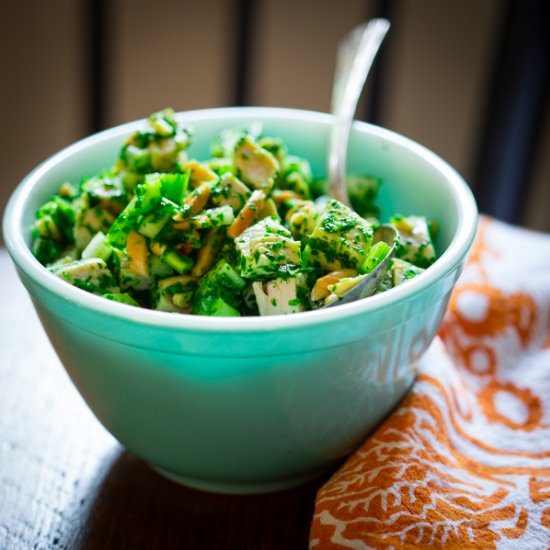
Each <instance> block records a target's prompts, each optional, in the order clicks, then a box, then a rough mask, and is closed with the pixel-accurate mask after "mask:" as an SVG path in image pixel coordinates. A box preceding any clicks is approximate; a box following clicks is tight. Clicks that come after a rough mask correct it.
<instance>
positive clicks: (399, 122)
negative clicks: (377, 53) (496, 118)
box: [382, 0, 501, 179]
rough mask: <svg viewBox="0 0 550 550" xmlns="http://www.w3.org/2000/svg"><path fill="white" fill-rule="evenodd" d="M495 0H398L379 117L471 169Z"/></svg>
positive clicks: (497, 13)
mask: <svg viewBox="0 0 550 550" xmlns="http://www.w3.org/2000/svg"><path fill="white" fill-rule="evenodd" d="M500 16H501V13H500V2H499V1H498V0H462V1H460V2H441V1H440V0H422V1H421V2H418V1H413V0H401V1H400V2H398V4H397V13H396V15H395V24H394V25H393V28H392V31H391V32H392V35H391V38H390V37H388V39H389V40H391V41H392V43H391V48H392V58H391V59H392V61H391V66H390V67H389V69H388V73H389V74H388V78H387V80H386V85H387V88H386V90H385V92H384V93H385V95H386V102H385V104H384V113H383V117H382V121H383V123H384V124H385V125H387V126H388V127H390V128H392V129H394V130H396V131H398V132H401V133H402V134H405V135H407V136H408V137H411V138H412V139H415V140H416V141H419V142H420V143H422V144H424V145H426V146H427V147H429V148H430V149H432V150H434V151H435V152H436V153H438V154H439V155H441V156H442V157H443V158H444V159H446V160H447V161H448V162H450V163H451V164H452V165H454V166H455V167H456V168H457V169H458V170H459V171H460V172H461V173H462V174H463V175H464V176H465V177H466V179H470V177H471V174H472V154H473V151H474V148H475V146H476V143H475V139H474V136H475V135H476V133H477V132H478V128H479V119H480V116H481V111H482V108H483V106H484V101H483V100H484V96H485V93H486V88H487V85H488V81H487V74H488V69H489V63H490V62H491V61H492V55H491V53H492V47H493V43H494V33H495V31H496V29H497V28H498V24H499V18H500Z"/></svg>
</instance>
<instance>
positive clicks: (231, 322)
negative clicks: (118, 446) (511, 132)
mask: <svg viewBox="0 0 550 550" xmlns="http://www.w3.org/2000/svg"><path fill="white" fill-rule="evenodd" d="M242 116H246V117H250V118H258V119H264V120H269V119H281V118H292V119H298V120H303V121H306V122H315V123H322V124H329V123H330V121H331V119H332V115H330V114H328V113H322V112H319V111H310V110H304V109H289V108H280V107H223V108H214V109H197V110H190V111H181V112H178V113H176V117H177V119H178V120H181V121H185V122H189V123H193V122H198V121H202V120H206V119H212V118H219V117H222V118H224V119H226V120H228V121H230V120H231V119H232V118H240V117H242ZM144 120H145V119H139V120H135V121H132V122H126V123H124V124H120V125H117V126H114V127H112V128H109V129H107V130H103V131H101V132H98V133H96V134H93V135H91V136H88V137H85V138H83V139H81V140H79V141H77V142H75V143H73V144H71V145H69V146H67V147H65V148H63V149H61V150H60V151H58V152H57V153H54V154H53V155H52V156H50V157H49V158H48V159H46V160H45V161H44V162H42V163H41V164H39V165H38V166H37V167H36V168H34V169H33V170H32V171H31V172H30V173H29V174H28V175H27V176H26V177H25V178H23V180H22V181H21V182H20V183H19V185H18V186H17V187H16V189H15V191H14V192H13V193H12V195H11V197H10V199H9V201H8V204H7V206H6V211H5V214H4V223H3V232H4V239H5V243H6V248H7V250H8V252H9V254H10V256H11V258H12V260H13V261H14V262H15V264H16V265H17V266H18V268H19V269H20V270H21V271H22V272H24V273H25V274H26V275H27V276H29V277H30V278H31V279H32V280H33V281H34V282H35V283H37V284H39V285H40V286H41V287H43V288H44V289H46V290H48V291H49V292H50V293H53V294H55V295H57V296H59V297H60V298H62V299H65V300H68V301H71V302H73V303H75V304H77V305H79V306H81V307H84V308H86V309H90V310H93V311H95V312H97V313H100V314H107V315H110V316H113V317H116V318H120V319H123V320H127V321H130V322H133V323H137V324H140V325H144V326H151V327H160V328H166V329H176V330H178V329H180V330H190V331H193V332H197V331H199V332H242V331H246V332H268V331H271V330H275V329H281V328H284V329H290V328H297V327H304V326H308V325H318V324H324V323H328V322H333V321H339V320H343V319H346V318H350V317H353V316H355V315H359V314H364V313H367V312H372V311H375V310H380V309H382V308H384V307H385V306H387V305H389V304H393V303H396V302H402V301H405V300H408V299H410V298H411V297H412V296H413V295H415V294H417V293H418V292H420V291H421V290H423V289H425V288H427V287H429V286H430V285H433V284H434V283H436V282H437V281H438V280H439V279H441V278H443V277H444V276H445V275H446V274H447V273H449V272H450V271H452V270H453V269H454V268H455V267H456V266H457V265H458V264H459V262H460V261H461V259H462V258H463V257H464V256H465V255H466V253H467V251H468V250H469V248H470V246H471V244H472V242H473V239H474V236H475V232H476V227H477V206H476V203H475V200H474V197H473V194H472V192H471V190H470V188H469V186H468V185H467V184H466V182H465V180H464V179H463V178H462V176H461V175H460V174H459V173H458V172H457V171H456V170H455V169H454V168H452V167H451V166H450V165H449V164H448V163H447V162H446V161H444V160H443V159H442V158H441V157H439V156H438V155H436V154H435V153H434V152H432V151H430V150H429V149H427V148H426V147H424V146H423V145H420V144H419V143H417V142H415V141H413V140H412V139H410V138H407V137H405V136H402V135H401V134H398V133H396V132H393V131H391V130H388V129H386V128H382V127H380V126H376V125H374V124H370V123H367V122H362V121H354V124H353V126H354V128H356V129H358V130H359V131H366V132H367V133H370V134H372V135H374V136H376V137H379V138H381V139H384V140H386V141H390V142H392V143H395V144H396V145H398V146H401V147H404V148H406V149H408V150H410V151H411V152H412V153H414V154H416V155H418V156H419V157H421V158H422V159H423V160H424V161H425V162H426V163H428V164H430V165H431V166H432V167H434V168H435V169H436V170H437V171H439V172H441V173H442V174H443V176H444V177H445V181H446V182H447V183H448V185H449V188H450V190H451V193H452V194H453V196H454V198H455V202H456V205H457V208H458V227H457V229H456V231H455V234H454V236H453V237H452V239H451V242H450V243H449V245H448V247H447V249H446V250H445V251H444V253H443V254H442V255H441V256H440V257H439V258H438V259H437V261H436V262H435V263H434V264H432V265H431V266H430V268H429V269H428V270H426V271H425V272H424V273H422V274H421V275H420V276H418V277H415V278H414V279H412V280H411V281H409V282H408V283H407V284H406V285H400V286H398V287H396V288H393V289H391V290H390V291H388V292H383V293H380V294H376V295H374V296H370V297H369V298H368V299H364V300H359V301H357V302H352V303H349V304H342V305H340V306H338V307H334V308H328V309H321V310H314V311H306V312H302V313H293V314H291V315H272V316H250V317H207V316H199V315H192V314H186V313H178V314H174V313H171V312H163V311H154V310H150V309H146V308H141V307H134V306H129V305H126V304H121V303H119V302H115V301H112V300H106V299H104V298H101V297H100V296H96V295H94V294H91V293H89V292H86V291H84V290H82V289H79V288H77V287H74V286H72V285H69V284H67V283H66V282H65V281H63V280H61V279H60V278H59V277H56V276H55V275H53V274H52V273H50V272H49V271H48V270H47V269H46V268H45V267H44V266H43V265H42V264H41V263H40V262H39V261H38V260H37V259H36V258H35V257H34V256H33V254H32V252H31V250H30V248H29V246H28V245H27V243H26V242H25V239H24V237H23V232H22V231H20V230H19V228H20V227H21V225H22V219H23V214H24V210H25V209H24V206H25V205H26V204H27V203H28V200H29V197H30V195H31V194H32V192H33V189H34V188H35V187H36V186H37V185H38V184H39V183H40V181H41V180H42V178H43V177H44V176H45V174H47V173H48V172H49V171H50V170H51V169H52V168H54V167H55V166H57V165H58V164H61V163H63V162H64V161H65V160H66V159H67V158H69V157H71V156H72V155H75V154H77V153H79V152H80V151H81V150H82V149H85V148H87V147H89V146H92V145H94V144H96V143H98V142H101V141H103V140H106V139H110V138H113V137H117V136H118V135H120V137H123V136H124V135H127V134H129V133H130V132H131V131H132V130H134V129H136V128H137V127H139V125H140V124H143V122H144Z"/></svg>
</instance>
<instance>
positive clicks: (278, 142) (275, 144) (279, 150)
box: [258, 136, 288, 165]
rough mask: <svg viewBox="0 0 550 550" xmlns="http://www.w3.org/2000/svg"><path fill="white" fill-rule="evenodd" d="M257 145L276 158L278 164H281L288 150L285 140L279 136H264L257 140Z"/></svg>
mask: <svg viewBox="0 0 550 550" xmlns="http://www.w3.org/2000/svg"><path fill="white" fill-rule="evenodd" d="M258 145H259V146H260V147H263V148H264V149H266V150H267V151H269V152H270V153H271V154H272V155H273V156H274V157H275V158H276V159H277V161H278V162H279V164H281V165H282V164H283V161H284V159H285V157H286V155H287V153H288V150H287V147H286V145H285V142H284V141H283V140H282V139H281V138H278V137H269V136H265V137H262V138H260V139H259V140H258Z"/></svg>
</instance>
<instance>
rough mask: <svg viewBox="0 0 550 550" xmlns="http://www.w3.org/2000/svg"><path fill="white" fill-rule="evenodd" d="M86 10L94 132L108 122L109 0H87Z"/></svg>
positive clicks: (90, 116) (90, 115) (90, 114)
mask: <svg viewBox="0 0 550 550" xmlns="http://www.w3.org/2000/svg"><path fill="white" fill-rule="evenodd" d="M85 12H86V21H85V27H86V34H85V36H86V37H87V40H86V46H87V51H86V58H87V73H88V74H87V77H88V78H87V87H88V93H87V101H88V129H89V132H90V133H94V132H98V131H99V130H102V129H104V128H105V127H106V125H107V116H106V115H107V110H108V106H107V101H108V99H109V97H108V95H109V94H108V67H109V62H110V45H111V44H110V40H111V34H110V33H109V29H108V20H109V6H108V2H107V0H86V10H85ZM83 61H84V60H83Z"/></svg>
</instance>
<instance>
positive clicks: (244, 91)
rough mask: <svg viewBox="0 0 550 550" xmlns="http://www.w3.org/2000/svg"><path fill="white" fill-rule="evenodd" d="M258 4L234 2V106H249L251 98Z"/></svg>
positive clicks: (237, 0)
mask: <svg viewBox="0 0 550 550" xmlns="http://www.w3.org/2000/svg"><path fill="white" fill-rule="evenodd" d="M257 6H258V4H257V2H254V0H234V12H235V13H234V26H235V29H236V30H237V32H236V33H235V35H234V37H233V40H235V42H236V44H235V45H234V50H235V57H234V59H233V64H234V71H233V72H234V75H233V86H234V89H235V92H234V96H233V104H234V105H240V106H242V105H247V104H248V103H249V97H250V83H251V80H252V78H253V77H254V75H253V74H252V65H253V59H254V57H253V51H254V44H255V39H256V27H257V25H256V23H257V20H256V17H257V14H258V12H257V9H256V8H257Z"/></svg>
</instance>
